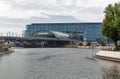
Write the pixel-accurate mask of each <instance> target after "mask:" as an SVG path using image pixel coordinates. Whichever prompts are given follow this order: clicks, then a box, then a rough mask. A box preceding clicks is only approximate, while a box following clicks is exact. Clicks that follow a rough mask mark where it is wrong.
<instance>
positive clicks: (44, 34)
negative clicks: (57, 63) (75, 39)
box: [31, 30, 70, 39]
mask: <svg viewBox="0 0 120 79" xmlns="http://www.w3.org/2000/svg"><path fill="white" fill-rule="evenodd" d="M31 36H32V37H42V38H59V39H60V38H62V39H67V38H69V37H70V36H69V34H66V33H62V32H57V31H49V30H41V31H37V32H34V33H32V35H31Z"/></svg>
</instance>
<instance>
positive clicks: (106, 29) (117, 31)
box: [102, 3, 120, 49]
mask: <svg viewBox="0 0 120 79" xmlns="http://www.w3.org/2000/svg"><path fill="white" fill-rule="evenodd" d="M104 13H105V18H104V20H103V23H102V34H103V35H104V36H106V37H108V38H110V39H111V40H112V41H113V42H114V44H115V47H116V49H118V45H117V41H118V40H120V3H115V4H114V5H112V4H109V5H108V6H107V7H106V8H105V11H104Z"/></svg>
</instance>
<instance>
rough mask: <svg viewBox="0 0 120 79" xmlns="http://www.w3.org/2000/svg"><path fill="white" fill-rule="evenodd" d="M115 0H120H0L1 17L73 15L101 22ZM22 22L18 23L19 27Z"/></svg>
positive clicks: (20, 17)
mask: <svg viewBox="0 0 120 79" xmlns="http://www.w3.org/2000/svg"><path fill="white" fill-rule="evenodd" d="M115 2H119V0H0V17H4V18H9V20H10V18H11V19H12V18H15V19H26V20H30V18H31V17H39V18H47V19H49V20H50V18H51V16H55V15H58V16H71V17H74V18H76V19H78V20H79V21H83V22H96V21H97V22H101V21H102V19H103V17H104V15H103V11H104V8H105V7H106V6H107V5H108V4H113V3H115ZM0 19H1V18H0ZM2 22H3V21H2ZM5 22H6V20H5ZM5 22H4V23H5ZM68 22H69V21H68ZM6 23H7V22H6ZM21 24H23V23H21ZM21 24H20V23H18V27H19V26H21ZM25 25H26V24H25ZM18 27H16V28H18ZM5 29H6V28H5ZM18 29H19V28H18ZM0 31H1V30H0Z"/></svg>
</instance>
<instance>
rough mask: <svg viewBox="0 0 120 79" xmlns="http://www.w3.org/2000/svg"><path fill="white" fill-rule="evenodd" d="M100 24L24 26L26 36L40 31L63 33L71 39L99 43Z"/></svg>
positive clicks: (100, 36)
mask: <svg viewBox="0 0 120 79" xmlns="http://www.w3.org/2000/svg"><path fill="white" fill-rule="evenodd" d="M101 26H102V24H101V23H32V24H30V25H26V36H28V37H29V36H32V34H33V33H35V32H38V31H41V30H50V31H58V32H64V33H68V34H70V36H71V35H72V37H73V39H76V40H81V41H99V40H100V39H101V38H102V33H101Z"/></svg>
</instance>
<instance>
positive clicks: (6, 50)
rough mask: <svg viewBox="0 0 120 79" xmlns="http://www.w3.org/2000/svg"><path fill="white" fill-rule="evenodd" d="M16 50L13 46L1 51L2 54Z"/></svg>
mask: <svg viewBox="0 0 120 79" xmlns="http://www.w3.org/2000/svg"><path fill="white" fill-rule="evenodd" d="M12 52H14V50H13V49H12V48H7V49H5V50H2V51H0V55H2V54H7V53H12Z"/></svg>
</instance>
